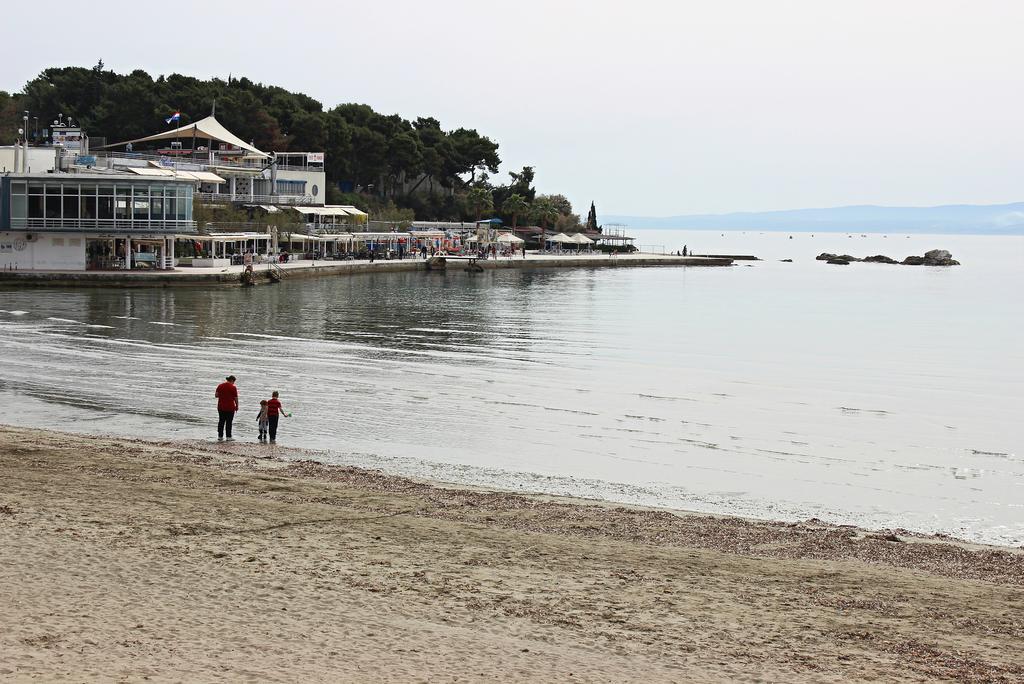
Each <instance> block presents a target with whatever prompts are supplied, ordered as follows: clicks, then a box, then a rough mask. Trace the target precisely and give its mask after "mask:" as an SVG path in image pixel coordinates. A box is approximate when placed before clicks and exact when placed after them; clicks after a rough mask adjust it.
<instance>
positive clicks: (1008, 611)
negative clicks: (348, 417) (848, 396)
mask: <svg viewBox="0 0 1024 684" xmlns="http://www.w3.org/2000/svg"><path fill="white" fill-rule="evenodd" d="M0 438H2V446H0V559H2V560H0V606H2V615H3V618H2V620H0V679H4V680H14V681H48V682H49V681H143V680H147V681H190V682H195V681H290V682H291V681H379V680H388V681H482V680H487V681H676V682H679V681H769V682H771V681H775V682H833V681H932V680H939V681H965V682H967V681H970V682H975V681H985V682H1016V681H1024V653H1022V651H1021V649H1020V645H1021V643H1024V618H1022V617H1021V616H1022V615H1024V555H1022V554H1021V553H1020V550H1018V549H994V548H988V547H972V546H968V545H966V544H961V543H957V542H953V541H952V540H946V539H938V538H934V537H915V536H912V535H909V534H906V533H903V532H901V531H898V530H896V531H883V532H866V531H862V530H857V529H854V528H850V527H835V526H827V525H824V524H820V523H818V522H816V521H808V522H806V523H795V524H794V523H775V522H758V521H748V520H740V519H732V518H721V517H712V516H706V515H695V514H683V513H676V512H669V511H660V510H644V509H638V508H625V507H620V506H615V505H606V504H599V503H593V502H582V501H567V500H560V499H552V498H550V497H547V498H544V497H531V496H525V495H518V494H511V493H503V492H488V491H477V490H468V489H456V488H452V487H447V486H444V485H439V484H431V483H423V482H415V481H411V480H407V479H403V478H397V477H390V476H386V475H384V474H381V473H378V472H373V471H367V470H360V469H355V468H347V467H342V466H324V465H321V464H318V463H316V462H315V461H313V460H293V459H296V457H301V456H302V454H299V453H297V452H285V450H283V449H281V450H279V451H278V452H277V453H278V454H280V455H287V456H288V460H282V459H276V458H266V457H265V456H266V455H267V454H271V453H274V452H270V451H268V450H267V449H268V448H267V447H262V446H261V445H257V444H241V443H235V444H230V445H223V446H222V445H217V444H206V443H170V442H164V443H157V442H143V441H139V440H126V439H114V438H102V437H85V436H77V435H69V434H63V433H56V432H47V431H41V430H29V429H21V428H11V427H0ZM255 456H264V457H263V458H257V457H255Z"/></svg>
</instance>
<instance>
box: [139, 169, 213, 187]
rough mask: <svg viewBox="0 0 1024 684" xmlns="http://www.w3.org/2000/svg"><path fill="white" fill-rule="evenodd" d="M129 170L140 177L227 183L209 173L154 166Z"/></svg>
mask: <svg viewBox="0 0 1024 684" xmlns="http://www.w3.org/2000/svg"><path fill="white" fill-rule="evenodd" d="M128 170H129V171H131V172H132V173H134V174H136V175H139V176H161V177H163V178H177V179H178V180H190V181H199V182H200V183H226V182H227V181H226V180H224V179H223V178H221V177H220V176H218V175H217V174H215V173H210V172H209V171H177V172H175V171H174V170H173V169H156V168H153V167H152V166H129V167H128Z"/></svg>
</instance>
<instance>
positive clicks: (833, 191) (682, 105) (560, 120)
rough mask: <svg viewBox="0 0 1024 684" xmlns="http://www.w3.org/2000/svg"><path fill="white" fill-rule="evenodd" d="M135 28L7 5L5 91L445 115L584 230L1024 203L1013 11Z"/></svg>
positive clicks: (163, 9) (64, 8) (397, 6)
mask: <svg viewBox="0 0 1024 684" xmlns="http://www.w3.org/2000/svg"><path fill="white" fill-rule="evenodd" d="M143 7H150V5H144V4H139V3H138V2H120V1H110V0H107V1H105V0H92V1H91V2H89V3H88V7H86V6H85V5H82V4H81V3H67V2H60V1H57V2H52V3H48V4H47V5H46V6H45V8H44V9H39V8H35V7H31V8H29V6H28V5H26V4H25V3H18V4H17V5H12V6H5V8H4V15H5V19H6V20H7V21H5V22H4V23H5V24H6V27H7V30H5V31H4V42H5V46H6V51H5V52H6V54H7V55H8V56H10V55H17V58H16V59H4V60H0V89H3V90H8V91H17V90H20V89H21V88H22V87H23V85H24V84H25V82H26V81H28V80H29V79H30V78H32V77H34V76H35V75H37V74H38V73H39V72H40V71H42V70H43V69H44V68H46V67H48V66H66V65H81V66H92V65H94V64H96V62H97V61H98V60H100V59H102V60H103V62H104V63H105V64H106V66H107V68H110V69H113V70H115V71H118V72H128V71H131V70H133V69H136V68H141V69H144V70H146V71H147V72H149V73H150V74H151V75H153V76H156V75H159V74H169V73H173V72H177V73H183V74H188V75H191V76H196V77H200V78H208V77H213V76H217V77H220V78H227V76H228V74H231V75H233V76H236V77H240V76H246V77H248V78H250V79H251V80H253V81H258V82H263V83H268V84H275V85H279V86H282V87H285V88H287V89H289V90H295V91H299V92H304V93H306V94H308V95H311V96H312V97H314V98H316V99H318V100H320V101H321V102H322V103H323V104H324V105H325V107H330V106H334V105H336V104H340V103H344V102H360V103H366V104H369V105H371V106H372V107H373V108H374V109H376V110H377V111H380V112H383V113H385V114H391V113H398V114H401V115H402V116H404V117H407V118H415V117H416V116H433V117H435V118H437V119H439V120H440V121H441V123H442V125H443V126H444V127H445V128H457V127H459V126H465V127H468V128H475V129H477V130H478V131H479V132H480V133H481V134H483V135H486V136H488V137H490V138H491V139H493V140H495V141H497V142H498V143H499V145H500V149H499V154H500V156H501V158H502V171H503V172H507V171H509V170H518V169H519V168H520V167H522V166H524V165H531V166H534V167H535V169H536V172H537V176H536V179H537V187H538V189H539V190H540V191H541V192H549V193H562V194H564V195H566V196H567V197H568V198H569V199H570V200H571V201H572V202H573V205H574V207H575V208H576V210H577V211H578V212H579V213H581V214H584V215H585V214H586V211H587V208H588V207H589V204H590V202H591V201H595V202H596V204H597V208H598V212H599V215H600V214H625V215H637V216H667V215H678V214H693V213H718V212H729V211H765V210H773V209H793V208H804V207H826V206H841V205H850V204H880V205H914V206H927V205H937V204H955V203H980V204H985V203H1001V202H1012V201H1020V200H1024V183H1022V182H1021V179H1024V87H1021V86H1022V83H1021V74H1022V73H1024V40H1021V38H1020V30H1021V27H1022V26H1024V2H1019V1H1018V0H1001V1H996V0H972V1H969V2H968V1H963V2H961V1H953V0H885V1H877V0H858V1H857V2H849V1H839V0H788V1H787V0H773V1H772V0H760V1H758V0H715V1H714V2H712V1H710V0H702V1H699V2H690V1H681V0H677V1H674V2H673V1H669V0H665V1H662V2H649V1H648V0H632V1H630V2H622V1H621V0H618V1H615V2H606V1H605V0H589V1H586V2H583V1H576V0H565V1H559V0H548V1H547V2H535V1H534V0H518V1H517V2H514V3H491V2H481V1H479V0H476V1H474V2H468V1H463V0H433V1H432V2H422V1H420V2H404V1H394V2H375V3H373V2H365V0H362V1H360V2H348V1H344V0H343V1H340V2H337V1H336V2H318V1H310V0H307V1H305V2H302V1H301V0H300V1H298V2H296V1H293V2H290V3H286V2H280V0H276V1H274V2H264V1H263V0H248V1H246V2H236V1H234V0H221V1H214V0H205V1H204V2H196V1H194V0H177V1H176V2H174V3H164V4H154V5H152V12H145V11H142V8H143ZM51 20H53V21H51ZM14 27H21V28H20V29H19V30H14ZM506 178H507V176H505V175H504V174H501V175H499V176H498V180H502V181H503V180H505V179H506Z"/></svg>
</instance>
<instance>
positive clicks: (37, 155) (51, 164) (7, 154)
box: [0, 146, 57, 173]
mask: <svg viewBox="0 0 1024 684" xmlns="http://www.w3.org/2000/svg"><path fill="white" fill-rule="evenodd" d="M18 159H19V161H20V159H21V150H18ZM56 159H57V154H56V151H55V150H54V148H52V147H29V148H28V172H29V173H46V172H47V171H53V169H54V168H55V167H56ZM4 171H10V172H12V173H13V172H14V147H13V146H7V147H0V172H4ZM19 171H20V169H19Z"/></svg>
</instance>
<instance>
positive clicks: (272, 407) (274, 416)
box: [267, 392, 289, 444]
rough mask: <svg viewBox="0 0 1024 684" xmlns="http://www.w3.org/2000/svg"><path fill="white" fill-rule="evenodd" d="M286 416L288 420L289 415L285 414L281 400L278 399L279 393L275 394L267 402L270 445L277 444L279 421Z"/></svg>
mask: <svg viewBox="0 0 1024 684" xmlns="http://www.w3.org/2000/svg"><path fill="white" fill-rule="evenodd" d="M282 414H283V415H284V417H285V418H288V417H289V416H288V414H287V413H285V412H284V407H282V406H281V400H280V399H278V393H277V392H274V393H273V394H272V395H271V397H270V401H268V402H267V423H268V425H267V427H269V428H270V443H271V444H274V443H276V442H277V420H278V418H280V417H281V415H282Z"/></svg>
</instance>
